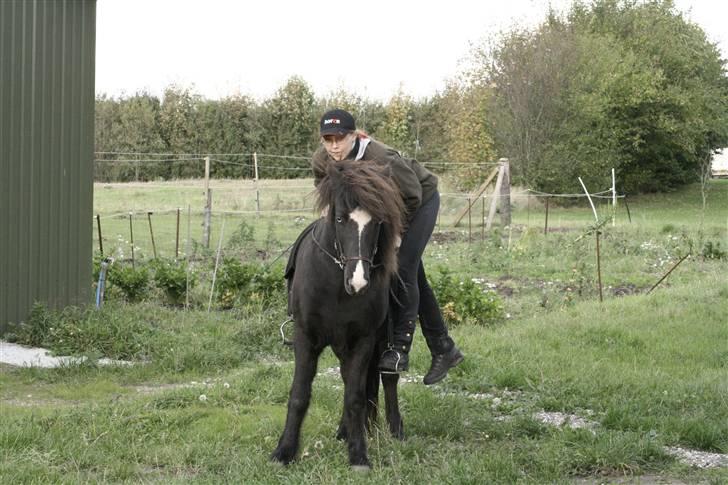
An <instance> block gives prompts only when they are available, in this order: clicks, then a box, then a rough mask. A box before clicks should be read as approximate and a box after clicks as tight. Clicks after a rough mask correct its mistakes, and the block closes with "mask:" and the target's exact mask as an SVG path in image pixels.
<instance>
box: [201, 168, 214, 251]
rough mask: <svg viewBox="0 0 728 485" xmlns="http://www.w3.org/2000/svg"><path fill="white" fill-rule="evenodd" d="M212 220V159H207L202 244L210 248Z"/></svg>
mask: <svg viewBox="0 0 728 485" xmlns="http://www.w3.org/2000/svg"><path fill="white" fill-rule="evenodd" d="M211 219H212V191H211V190H210V157H205V212H204V215H203V218H202V243H203V244H204V245H205V247H206V248H209V247H210V224H211Z"/></svg>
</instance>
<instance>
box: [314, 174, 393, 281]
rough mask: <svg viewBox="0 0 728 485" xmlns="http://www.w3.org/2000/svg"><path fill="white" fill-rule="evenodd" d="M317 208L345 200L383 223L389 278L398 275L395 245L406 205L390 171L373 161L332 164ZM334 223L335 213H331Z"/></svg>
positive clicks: (320, 189) (383, 249) (383, 248)
mask: <svg viewBox="0 0 728 485" xmlns="http://www.w3.org/2000/svg"><path fill="white" fill-rule="evenodd" d="M317 189H318V191H317V198H316V207H317V209H318V210H319V211H320V210H323V209H324V208H325V207H326V206H329V207H333V206H334V202H335V201H336V200H344V203H345V204H346V206H347V209H350V210H353V209H354V208H355V207H361V208H362V209H364V210H366V211H367V212H369V214H371V216H372V218H373V219H374V220H376V221H381V222H382V230H381V231H382V232H381V234H380V237H383V241H384V244H383V245H381V246H380V247H379V254H380V257H381V258H382V264H383V265H384V268H385V272H386V274H387V275H390V274H393V273H395V272H396V271H397V253H396V247H395V242H396V239H397V237H401V236H402V231H403V219H402V217H403V214H404V202H403V200H402V196H401V195H400V191H399V186H398V185H397V182H395V180H394V178H393V177H392V176H391V172H390V169H389V167H387V166H386V165H382V164H379V163H377V162H373V161H364V160H344V161H340V162H335V163H331V164H330V165H329V166H328V167H327V170H326V176H325V177H324V178H323V179H322V180H321V182H320V183H319V185H318V187H317ZM328 212H329V214H328V217H329V219H330V222H333V218H334V217H335V216H334V213H333V212H334V211H332V210H330V211H328Z"/></svg>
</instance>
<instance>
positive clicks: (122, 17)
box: [96, 0, 728, 101]
mask: <svg viewBox="0 0 728 485" xmlns="http://www.w3.org/2000/svg"><path fill="white" fill-rule="evenodd" d="M549 4H550V5H552V6H553V7H554V8H555V9H556V10H559V11H561V10H563V9H565V8H566V7H568V5H570V4H571V0H551V1H550V2H548V1H544V0H472V1H466V0H439V1H430V0H364V1H362V2H322V1H305V0H298V1H296V0H264V1H258V0H250V1H248V0H205V1H202V0H98V3H97V12H96V22H97V28H96V92H97V94H101V93H106V94H108V95H111V96H123V95H131V94H134V93H135V92H137V91H141V90H146V91H148V92H150V93H152V94H156V95H161V94H162V92H163V90H164V88H165V87H166V86H168V85H170V84H173V83H174V84H177V85H180V86H183V87H189V88H191V89H192V90H193V91H195V92H196V93H199V94H201V95H203V96H204V97H206V98H210V99H216V98H221V97H225V96H230V95H235V94H241V95H248V96H252V97H254V98H256V99H258V100H262V99H266V98H269V97H271V96H273V95H274V94H275V92H276V90H278V89H279V88H280V87H281V86H283V85H284V84H285V82H286V80H287V79H289V78H290V77H291V76H294V75H297V76H300V77H302V78H303V79H304V80H305V81H306V82H308V83H309V85H310V86H311V87H312V89H313V91H314V93H315V94H316V95H317V96H325V95H327V94H329V93H332V92H333V91H335V90H336V89H338V88H344V89H346V90H347V91H349V92H353V93H356V94H358V95H360V96H363V97H365V98H369V99H377V100H381V101H386V100H388V99H389V98H390V97H391V96H393V95H394V94H395V93H396V92H397V91H398V90H399V89H400V86H401V88H402V89H403V90H404V92H405V93H407V94H409V95H411V96H413V97H415V98H422V97H427V96H431V95H433V94H435V93H436V92H437V91H442V90H443V89H444V87H445V84H446V81H447V79H451V78H453V77H455V76H456V75H457V73H458V72H459V70H460V69H461V68H462V67H463V65H464V62H466V59H467V56H468V54H469V52H471V49H472V45H473V44H478V43H481V42H482V41H483V40H484V39H486V38H488V37H489V36H492V35H493V34H495V33H497V32H498V31H500V30H504V29H507V28H509V27H510V26H513V25H521V26H534V25H536V24H537V23H538V22H539V21H540V20H542V19H543V18H544V16H545V14H546V12H547V10H548V8H549ZM675 4H676V6H677V8H678V9H679V10H680V11H682V12H683V13H685V14H686V15H687V17H688V18H689V19H690V20H692V21H693V22H695V23H697V24H698V25H700V26H701V27H702V28H703V30H704V31H705V32H706V33H707V35H708V39H709V40H711V41H712V42H717V43H718V45H719V47H720V48H721V51H722V54H723V57H724V58H728V23H727V21H726V19H728V1H725V0H675Z"/></svg>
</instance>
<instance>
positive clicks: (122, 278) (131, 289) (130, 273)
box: [107, 265, 149, 303]
mask: <svg viewBox="0 0 728 485" xmlns="http://www.w3.org/2000/svg"><path fill="white" fill-rule="evenodd" d="M107 275H108V278H107V279H108V281H109V282H110V283H111V284H113V285H114V286H116V287H117V288H119V289H120V290H121V292H122V293H123V294H124V297H125V298H126V300H127V301H129V302H132V303H134V302H137V301H139V300H141V299H142V297H143V296H144V294H145V293H146V291H147V289H148V288H149V271H148V270H147V268H146V267H144V266H141V265H140V266H138V267H137V268H135V267H133V266H124V265H115V266H110V267H109V269H108V272H107Z"/></svg>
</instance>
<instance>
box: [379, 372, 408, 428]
mask: <svg viewBox="0 0 728 485" xmlns="http://www.w3.org/2000/svg"><path fill="white" fill-rule="evenodd" d="M397 381H399V375H398V374H382V384H383V387H384V408H385V412H386V414H387V423H388V424H389V431H390V432H391V433H392V436H394V437H395V438H397V439H400V440H403V439H404V422H403V421H402V415H401V414H400V413H399V398H398V396H397Z"/></svg>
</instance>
